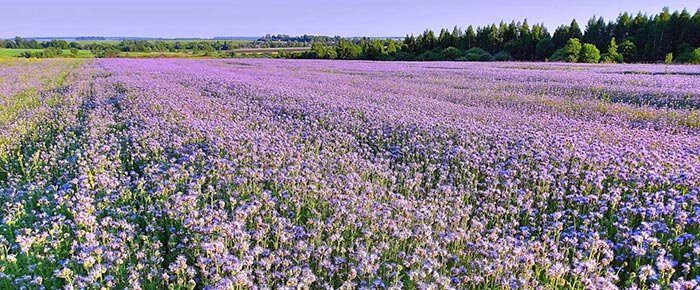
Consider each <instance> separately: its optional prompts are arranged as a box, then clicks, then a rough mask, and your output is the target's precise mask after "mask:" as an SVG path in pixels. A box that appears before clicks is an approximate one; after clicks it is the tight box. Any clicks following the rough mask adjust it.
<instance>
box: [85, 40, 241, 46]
mask: <svg viewBox="0 0 700 290" xmlns="http://www.w3.org/2000/svg"><path fill="white" fill-rule="evenodd" d="M148 41H149V42H155V41H162V42H167V43H175V42H180V43H190V42H215V41H220V42H224V41H227V42H229V43H236V44H241V43H248V42H251V41H250V40H238V39H236V40H223V39H219V40H214V39H163V40H157V39H156V40H152V39H149V40H148ZM75 42H77V43H79V44H82V45H85V44H91V43H100V44H119V43H120V42H122V41H121V40H113V39H110V40H75Z"/></svg>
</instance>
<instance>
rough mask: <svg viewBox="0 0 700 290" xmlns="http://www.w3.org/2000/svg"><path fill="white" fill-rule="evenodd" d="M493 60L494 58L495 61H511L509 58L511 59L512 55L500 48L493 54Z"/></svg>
mask: <svg viewBox="0 0 700 290" xmlns="http://www.w3.org/2000/svg"><path fill="white" fill-rule="evenodd" d="M493 60H495V61H511V60H513V56H511V55H510V53H508V52H507V51H505V50H502V51H500V52H498V53H497V54H495V55H494V56H493Z"/></svg>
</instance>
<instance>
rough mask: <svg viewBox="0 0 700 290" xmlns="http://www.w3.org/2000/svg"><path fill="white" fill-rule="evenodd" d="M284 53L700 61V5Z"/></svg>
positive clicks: (393, 57)
mask: <svg viewBox="0 0 700 290" xmlns="http://www.w3.org/2000/svg"><path fill="white" fill-rule="evenodd" d="M286 57H298V58H323V59H368V60H467V61H492V60H496V61H506V60H518V61H545V60H549V61H568V62H600V61H602V62H661V61H664V62H681V63H700V9H698V10H697V11H696V12H695V13H694V14H693V15H691V14H690V13H689V12H688V11H687V10H682V11H674V12H673V13H671V12H670V11H669V9H668V8H664V9H663V10H662V11H661V12H660V13H658V14H655V15H651V16H649V15H646V14H642V13H641V12H640V13H637V14H636V15H632V14H629V13H627V12H625V13H621V14H619V16H618V17H617V19H616V20H614V21H609V22H606V21H605V20H604V19H603V18H602V17H595V16H594V17H592V18H591V19H590V20H589V21H588V22H587V23H586V27H585V28H584V29H583V30H582V29H581V28H580V26H579V24H578V23H577V22H576V20H575V19H574V20H572V21H571V23H570V24H568V25H561V26H559V27H557V28H556V30H555V31H554V33H553V34H550V33H549V31H547V28H546V27H545V26H544V24H534V25H532V26H531V25H530V24H529V23H528V22H527V19H525V20H524V21H522V22H515V21H513V22H510V23H504V22H501V23H499V24H495V23H493V24H491V25H486V26H481V27H476V28H474V27H473V26H471V25H470V26H468V27H467V28H466V29H464V30H463V29H461V28H459V27H454V28H453V29H451V30H449V29H441V30H440V32H439V33H435V32H433V31H432V30H425V31H424V32H423V33H421V34H419V35H415V36H414V35H407V36H406V37H405V38H404V39H403V40H402V41H395V40H393V39H387V40H377V39H374V40H372V39H367V38H363V39H359V40H347V39H341V40H340V41H338V42H337V43H336V44H335V45H333V46H330V47H329V46H326V45H322V44H320V43H314V44H312V49H311V51H309V52H306V53H303V54H297V55H286Z"/></svg>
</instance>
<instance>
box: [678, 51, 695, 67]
mask: <svg viewBox="0 0 700 290" xmlns="http://www.w3.org/2000/svg"><path fill="white" fill-rule="evenodd" d="M676 60H677V61H678V62H682V63H690V64H700V48H696V49H692V48H686V49H684V50H683V52H682V53H681V54H680V55H678V58H677V59H676Z"/></svg>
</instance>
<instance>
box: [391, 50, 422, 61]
mask: <svg viewBox="0 0 700 290" xmlns="http://www.w3.org/2000/svg"><path fill="white" fill-rule="evenodd" d="M391 57H392V59H393V60H398V61H410V60H416V55H415V54H412V53H410V52H404V51H399V52H397V53H394V54H393V55H392V56H391Z"/></svg>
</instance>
